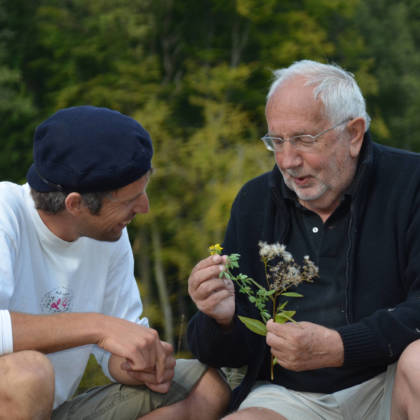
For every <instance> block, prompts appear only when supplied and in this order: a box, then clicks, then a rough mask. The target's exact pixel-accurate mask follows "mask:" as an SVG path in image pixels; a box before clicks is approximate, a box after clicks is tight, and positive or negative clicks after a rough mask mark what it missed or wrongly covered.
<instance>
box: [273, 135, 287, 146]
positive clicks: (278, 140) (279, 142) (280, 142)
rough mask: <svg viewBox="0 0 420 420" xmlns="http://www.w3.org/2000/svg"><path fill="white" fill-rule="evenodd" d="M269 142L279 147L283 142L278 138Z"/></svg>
mask: <svg viewBox="0 0 420 420" xmlns="http://www.w3.org/2000/svg"><path fill="white" fill-rule="evenodd" d="M271 140H272V142H273V144H274V145H275V146H280V145H282V144H283V143H284V140H283V139H282V138H280V137H273V138H272V139H271Z"/></svg>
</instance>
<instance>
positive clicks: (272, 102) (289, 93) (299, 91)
mask: <svg viewBox="0 0 420 420" xmlns="http://www.w3.org/2000/svg"><path fill="white" fill-rule="evenodd" d="M313 89H314V86H313V85H312V86H311V85H307V84H306V79H305V78H303V77H300V76H299V77H298V76H296V77H293V78H290V79H287V80H285V81H284V82H283V83H282V84H280V85H279V86H278V87H277V89H276V90H275V91H274V93H273V94H272V96H271V97H270V99H269V100H268V102H267V105H266V109H265V113H266V119H267V124H268V127H269V130H270V131H271V132H273V130H274V131H275V130H278V129H279V128H282V127H285V128H286V127H287V126H289V125H292V126H296V125H299V126H302V127H300V128H301V129H304V128H305V127H313V126H314V125H315V126H322V125H324V123H325V124H327V123H328V121H327V119H326V116H325V107H324V105H323V103H322V102H321V101H320V100H319V99H315V97H314V93H313ZM297 128H298V127H297Z"/></svg>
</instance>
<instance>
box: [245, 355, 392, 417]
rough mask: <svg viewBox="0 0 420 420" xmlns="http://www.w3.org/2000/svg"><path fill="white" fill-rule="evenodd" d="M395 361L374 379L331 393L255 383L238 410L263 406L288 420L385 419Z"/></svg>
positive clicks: (388, 407)
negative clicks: (301, 390) (300, 390)
mask: <svg viewBox="0 0 420 420" xmlns="http://www.w3.org/2000/svg"><path fill="white" fill-rule="evenodd" d="M395 370H396V363H394V364H392V365H389V366H388V369H387V370H386V371H385V372H383V373H381V374H380V375H378V376H375V377H374V378H372V379H370V380H368V381H366V382H362V383H361V384H358V385H355V386H352V387H350V388H346V389H342V390H341V391H338V392H334V393H333V394H319V393H314V392H299V391H293V390H290V389H287V388H284V387H283V386H280V385H275V384H271V383H268V382H257V383H256V384H255V385H254V387H253V388H252V390H251V392H250V393H249V394H248V396H247V397H246V399H245V400H244V401H243V402H242V404H241V405H240V406H239V410H240V409H243V408H248V407H262V408H268V409H270V410H273V411H275V412H276V413H278V414H281V415H282V416H284V417H286V418H287V420H302V419H305V420H306V419H307V420H388V419H389V418H390V409H391V396H392V388H393V385H394V377H395Z"/></svg>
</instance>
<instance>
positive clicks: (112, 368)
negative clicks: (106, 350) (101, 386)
mask: <svg viewBox="0 0 420 420" xmlns="http://www.w3.org/2000/svg"><path fill="white" fill-rule="evenodd" d="M123 363H126V359H125V358H124V357H121V356H117V355H115V354H111V357H110V358H109V362H108V369H109V373H110V374H111V376H112V377H113V378H114V380H115V381H116V382H118V383H120V384H124V385H143V384H144V382H142V381H140V380H138V379H135V378H133V377H132V376H131V375H129V374H128V372H127V371H126V370H124V369H122V364H123Z"/></svg>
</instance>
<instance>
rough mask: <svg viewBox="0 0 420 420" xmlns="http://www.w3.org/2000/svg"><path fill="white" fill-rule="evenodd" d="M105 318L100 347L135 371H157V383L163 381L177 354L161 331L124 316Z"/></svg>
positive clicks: (99, 341) (99, 342)
mask: <svg viewBox="0 0 420 420" xmlns="http://www.w3.org/2000/svg"><path fill="white" fill-rule="evenodd" d="M104 320H105V323H104V325H103V326H102V328H101V331H102V332H101V336H100V338H99V340H98V342H97V344H98V346H99V347H101V348H103V349H105V350H107V351H109V352H110V353H112V354H113V355H116V356H120V357H121V358H123V359H125V360H126V361H127V363H128V365H127V366H129V367H130V370H131V371H149V372H155V373H154V374H155V376H156V382H157V383H161V382H162V381H163V380H164V375H165V370H166V369H167V366H168V363H169V364H170V362H168V360H167V359H168V358H172V357H173V356H172V349H171V352H168V349H167V348H166V347H165V345H164V344H162V343H163V342H162V341H160V339H159V334H158V333H157V331H156V330H154V329H152V328H148V327H144V326H142V325H138V324H135V323H134V322H129V321H126V320H124V319H120V318H114V317H105V318H104ZM165 344H167V343H165Z"/></svg>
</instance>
